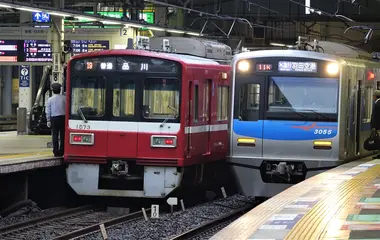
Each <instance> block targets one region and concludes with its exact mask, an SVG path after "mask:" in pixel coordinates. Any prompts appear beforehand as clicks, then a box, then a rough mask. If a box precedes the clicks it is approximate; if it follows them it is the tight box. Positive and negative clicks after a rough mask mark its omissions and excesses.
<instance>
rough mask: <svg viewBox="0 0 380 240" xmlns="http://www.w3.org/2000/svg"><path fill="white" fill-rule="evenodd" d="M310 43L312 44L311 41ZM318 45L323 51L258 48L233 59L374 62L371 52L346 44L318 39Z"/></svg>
mask: <svg viewBox="0 0 380 240" xmlns="http://www.w3.org/2000/svg"><path fill="white" fill-rule="evenodd" d="M310 44H311V45H312V43H310ZM318 45H319V46H320V47H322V48H323V50H324V52H323V53H322V52H314V51H305V50H259V51H253V52H245V53H240V54H237V55H236V56H235V60H239V59H244V58H260V57H295V58H313V59H319V60H325V61H342V60H346V61H347V60H348V61H350V60H349V59H361V60H367V61H371V62H374V63H375V61H374V59H373V57H372V54H370V53H368V52H366V51H364V50H362V49H359V48H356V47H353V46H350V45H347V44H342V43H335V42H328V41H320V42H319V44H318Z"/></svg>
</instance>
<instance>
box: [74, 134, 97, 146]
mask: <svg viewBox="0 0 380 240" xmlns="http://www.w3.org/2000/svg"><path fill="white" fill-rule="evenodd" d="M70 144H71V145H94V134H93V133H70Z"/></svg>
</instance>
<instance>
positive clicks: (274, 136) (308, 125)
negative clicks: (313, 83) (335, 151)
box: [233, 119, 338, 141]
mask: <svg viewBox="0 0 380 240" xmlns="http://www.w3.org/2000/svg"><path fill="white" fill-rule="evenodd" d="M233 126H234V127H233V131H234V132H235V133H236V134H238V135H241V136H245V137H251V138H263V139H267V140H288V141H301V140H316V139H328V138H333V137H335V136H336V135H337V132H338V123H336V122H334V123H332V122H305V121H277V120H260V121H257V122H244V121H239V120H237V119H234V125H233Z"/></svg>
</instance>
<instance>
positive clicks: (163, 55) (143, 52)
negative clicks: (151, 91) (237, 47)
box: [72, 49, 221, 65]
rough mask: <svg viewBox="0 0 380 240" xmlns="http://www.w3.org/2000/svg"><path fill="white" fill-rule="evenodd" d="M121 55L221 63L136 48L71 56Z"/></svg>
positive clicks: (187, 62) (78, 57) (203, 63)
mask: <svg viewBox="0 0 380 240" xmlns="http://www.w3.org/2000/svg"><path fill="white" fill-rule="evenodd" d="M109 55H114V56H123V55H133V56H142V57H152V58H162V59H167V60H172V61H177V62H183V63H185V64H193V65H205V64H207V65H221V64H219V63H218V62H217V61H215V60H212V59H207V58H202V57H197V56H191V55H184V54H175V53H166V52H154V51H148V50H136V49H113V50H100V51H96V52H89V53H82V54H78V55H76V56H73V57H72V60H74V59H81V58H91V57H104V56H109Z"/></svg>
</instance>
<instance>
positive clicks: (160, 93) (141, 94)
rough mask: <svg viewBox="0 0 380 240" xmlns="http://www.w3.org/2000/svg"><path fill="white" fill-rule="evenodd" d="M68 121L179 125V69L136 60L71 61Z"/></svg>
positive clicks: (155, 61) (145, 59) (158, 61)
mask: <svg viewBox="0 0 380 240" xmlns="http://www.w3.org/2000/svg"><path fill="white" fill-rule="evenodd" d="M70 75H71V76H70V88H71V103H70V104H71V105H70V119H77V120H85V119H86V120H98V121H133V122H162V121H164V120H165V121H167V122H179V121H180V119H179V109H180V89H181V81H180V80H181V65H180V64H179V63H178V62H175V61H170V60H163V59H158V58H150V57H139V56H107V57H96V58H85V59H77V60H73V61H72V65H71V74H70Z"/></svg>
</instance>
